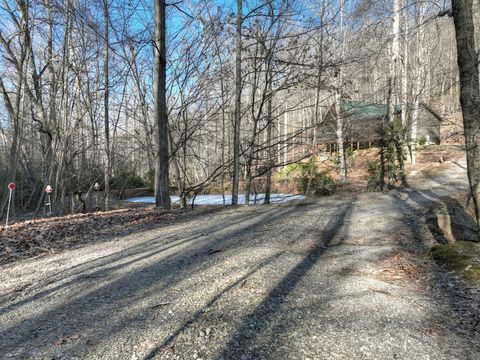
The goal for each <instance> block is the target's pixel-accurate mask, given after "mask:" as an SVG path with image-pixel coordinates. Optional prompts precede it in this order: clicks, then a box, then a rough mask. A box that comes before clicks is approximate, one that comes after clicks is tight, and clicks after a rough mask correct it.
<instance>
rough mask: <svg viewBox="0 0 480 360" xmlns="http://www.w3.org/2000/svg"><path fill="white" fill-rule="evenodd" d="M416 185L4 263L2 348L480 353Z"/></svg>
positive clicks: (461, 180)
mask: <svg viewBox="0 0 480 360" xmlns="http://www.w3.org/2000/svg"><path fill="white" fill-rule="evenodd" d="M462 166H463V165H462V164H452V165H451V168H450V169H449V171H448V172H447V173H445V174H446V175H445V174H444V175H445V176H439V177H438V178H435V179H434V178H432V179H430V180H429V182H426V183H424V184H423V186H419V187H417V188H410V189H408V190H405V191H400V190H398V191H391V192H389V193H385V194H382V193H366V194H361V195H354V196H349V197H328V198H322V199H318V200H315V201H304V202H296V203H289V204H281V205H280V204H279V205H272V206H268V207H266V206H255V207H240V208H238V209H231V208H229V209H226V210H224V211H221V212H217V213H213V214H203V215H201V216H200V217H198V218H191V219H189V220H188V221H185V222H182V223H180V224H170V225H166V226H163V227H161V228H158V229H153V230H148V231H144V232H138V233H135V234H131V235H129V236H125V237H121V238H112V239H110V240H109V241H105V242H102V243H100V244H92V245H86V246H85V247H82V248H79V249H74V250H66V251H64V252H61V253H58V254H52V255H49V256H46V257H42V258H37V259H28V260H23V261H20V262H16V263H12V264H8V265H4V266H1V267H0V358H1V359H217V360H219V359H224V360H227V359H240V360H249V359H272V360H273V359H480V325H479V319H480V317H479V313H480V311H479V303H478V299H479V291H478V289H475V288H466V287H464V286H463V285H462V284H461V283H460V282H459V281H458V279H456V278H455V277H454V275H453V274H449V273H446V272H444V271H441V270H440V269H437V268H436V267H435V265H434V264H433V263H432V262H431V261H430V260H429V258H428V256H426V255H425V249H426V248H427V247H428V246H429V244H430V243H431V241H432V239H431V235H430V234H429V232H428V228H427V227H426V225H425V223H424V220H423V217H422V214H423V213H424V211H425V207H426V206H427V204H428V203H429V201H431V200H432V199H435V198H436V197H438V196H445V195H446V194H448V192H449V191H458V190H465V186H466V185H465V184H466V180H465V172H464V170H463V168H462Z"/></svg>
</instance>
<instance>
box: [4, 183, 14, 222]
mask: <svg viewBox="0 0 480 360" xmlns="http://www.w3.org/2000/svg"><path fill="white" fill-rule="evenodd" d="M12 193H13V190H12V189H10V193H9V195H8V206H7V221H6V222H5V229H6V228H7V227H8V216H9V215H10V205H11V203H12Z"/></svg>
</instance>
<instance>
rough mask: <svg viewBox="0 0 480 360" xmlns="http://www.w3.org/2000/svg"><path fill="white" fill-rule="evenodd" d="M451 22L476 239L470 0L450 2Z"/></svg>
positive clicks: (476, 124)
mask: <svg viewBox="0 0 480 360" xmlns="http://www.w3.org/2000/svg"><path fill="white" fill-rule="evenodd" d="M452 13H453V22H454V25H455V37H456V39H457V63H458V69H459V72H460V104H461V105H462V112H463V127H464V132H465V146H466V152H467V169H468V170H467V173H468V181H469V184H470V191H471V195H472V198H473V203H474V206H475V216H476V219H477V224H478V226H479V229H478V230H479V231H478V232H477V234H478V236H479V240H480V208H479V207H480V146H479V145H480V144H479V143H478V140H477V139H478V134H479V133H480V119H479V113H478V109H480V89H479V75H478V54H477V51H476V49H475V27H474V22H473V0H452Z"/></svg>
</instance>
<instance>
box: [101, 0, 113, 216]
mask: <svg viewBox="0 0 480 360" xmlns="http://www.w3.org/2000/svg"><path fill="white" fill-rule="evenodd" d="M103 15H104V19H105V33H104V39H103V46H104V56H105V57H104V60H103V61H104V62H103V76H104V83H105V91H104V98H103V105H104V117H105V118H104V121H105V177H104V179H105V187H104V201H105V205H104V206H105V210H110V177H111V173H112V164H111V158H112V157H111V153H110V118H109V98H110V89H109V88H110V78H109V62H110V59H109V57H110V49H109V45H110V44H109V42H108V36H109V27H110V24H109V22H110V18H109V11H108V0H103Z"/></svg>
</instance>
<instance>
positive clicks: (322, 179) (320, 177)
mask: <svg viewBox="0 0 480 360" xmlns="http://www.w3.org/2000/svg"><path fill="white" fill-rule="evenodd" d="M309 185H310V186H309ZM334 189H335V181H334V180H333V178H332V177H331V176H330V173H329V172H328V171H327V170H323V171H315V172H314V173H313V174H308V173H304V174H303V176H302V177H301V179H300V183H299V190H300V191H302V192H303V193H304V194H306V193H307V191H309V192H310V194H312V195H315V196H325V195H330V194H332V193H333V191H334Z"/></svg>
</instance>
